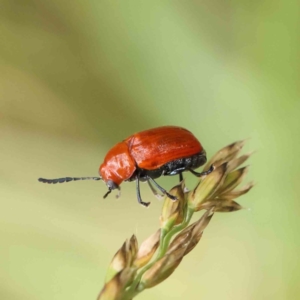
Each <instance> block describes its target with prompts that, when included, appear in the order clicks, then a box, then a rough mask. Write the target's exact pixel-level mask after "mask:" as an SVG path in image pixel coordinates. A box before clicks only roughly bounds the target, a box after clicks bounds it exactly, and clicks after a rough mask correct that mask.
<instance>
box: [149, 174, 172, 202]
mask: <svg viewBox="0 0 300 300" xmlns="http://www.w3.org/2000/svg"><path fill="white" fill-rule="evenodd" d="M148 178H149V180H151V181H152V182H153V183H154V185H155V186H156V187H157V188H158V189H159V190H160V191H161V192H162V193H163V194H164V195H167V196H168V197H169V198H170V199H172V200H177V198H176V197H175V196H173V195H171V194H169V193H168V192H167V191H166V190H165V189H164V188H163V187H161V186H160V185H159V184H158V183H157V182H156V181H155V180H154V179H153V178H151V177H148Z"/></svg>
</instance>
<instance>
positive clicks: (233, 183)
mask: <svg viewBox="0 0 300 300" xmlns="http://www.w3.org/2000/svg"><path fill="white" fill-rule="evenodd" d="M248 169H249V167H243V168H240V169H238V170H235V171H232V172H230V173H229V174H227V175H226V177H225V180H224V182H223V184H222V185H221V186H220V187H219V188H218V191H217V192H216V195H218V196H220V195H222V194H225V193H228V192H230V191H232V190H233V189H235V188H236V187H237V186H238V185H239V184H240V183H241V182H242V180H243V179H244V177H245V176H246V174H247V172H248ZM220 197H221V196H220Z"/></svg>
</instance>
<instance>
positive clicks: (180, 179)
mask: <svg viewBox="0 0 300 300" xmlns="http://www.w3.org/2000/svg"><path fill="white" fill-rule="evenodd" d="M182 180H183V176H182V172H181V173H179V182H181V181H182Z"/></svg>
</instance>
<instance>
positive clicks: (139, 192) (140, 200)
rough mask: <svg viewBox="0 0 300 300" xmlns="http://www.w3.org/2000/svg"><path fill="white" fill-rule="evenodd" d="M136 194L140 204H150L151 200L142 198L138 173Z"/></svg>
mask: <svg viewBox="0 0 300 300" xmlns="http://www.w3.org/2000/svg"><path fill="white" fill-rule="evenodd" d="M136 196H137V199H138V202H139V203H140V204H142V205H143V206H145V207H147V206H149V205H150V202H143V200H142V198H141V191H140V175H139V174H137V177H136Z"/></svg>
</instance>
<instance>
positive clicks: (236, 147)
mask: <svg viewBox="0 0 300 300" xmlns="http://www.w3.org/2000/svg"><path fill="white" fill-rule="evenodd" d="M244 145H245V140H243V141H237V142H235V143H232V144H230V145H228V146H226V147H224V148H222V149H221V150H219V151H218V152H217V153H216V154H215V155H214V156H213V157H212V158H211V159H210V160H209V161H208V162H207V163H206V165H205V167H204V169H203V170H204V171H207V170H208V169H209V168H210V166H211V165H214V166H216V167H218V166H219V165H221V164H223V163H224V162H226V161H229V160H232V159H234V158H235V157H236V156H237V155H238V154H239V152H240V151H241V150H242V148H243V147H244Z"/></svg>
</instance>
